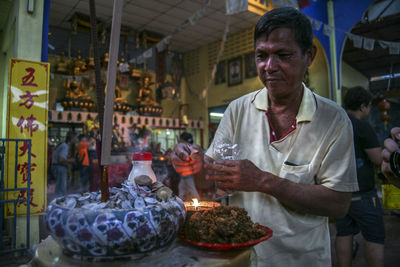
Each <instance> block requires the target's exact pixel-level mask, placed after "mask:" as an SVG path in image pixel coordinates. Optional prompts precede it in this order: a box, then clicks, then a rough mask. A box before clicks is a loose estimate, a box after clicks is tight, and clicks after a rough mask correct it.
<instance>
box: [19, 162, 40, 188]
mask: <svg viewBox="0 0 400 267" xmlns="http://www.w3.org/2000/svg"><path fill="white" fill-rule="evenodd" d="M35 167H36V163H32V164H31V173H32V172H33V171H34V170H35ZM17 171H19V174H20V175H22V183H23V184H25V183H26V182H27V181H28V163H27V162H24V163H23V164H18V166H17ZM31 184H32V180H31Z"/></svg>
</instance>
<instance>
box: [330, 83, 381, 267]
mask: <svg viewBox="0 0 400 267" xmlns="http://www.w3.org/2000/svg"><path fill="white" fill-rule="evenodd" d="M371 101H372V96H371V94H370V92H369V91H367V90H365V89H364V88H362V87H353V88H350V89H349V90H348V91H347V93H346V95H345V97H344V107H345V109H346V112H347V114H348V115H349V118H350V120H351V123H352V125H353V133H354V148H355V155H356V165H357V180H358V186H359V190H360V191H358V192H354V193H353V195H352V201H351V204H350V208H349V211H348V213H347V215H346V216H345V217H344V218H340V219H336V220H335V223H336V230H337V236H336V254H337V258H338V262H339V266H340V267H344V266H349V267H350V266H351V261H352V247H353V236H354V235H356V234H358V233H359V232H360V231H361V233H362V235H363V237H364V239H365V240H366V247H365V260H366V262H367V266H382V267H383V251H384V239H385V231H384V226H383V214H382V207H381V205H380V202H379V199H378V197H377V194H376V189H375V177H374V176H375V175H374V165H380V164H381V162H382V155H381V151H382V149H381V147H380V144H379V141H378V138H377V136H376V134H375V132H374V130H373V129H372V127H371V126H370V124H369V123H368V121H366V118H367V117H368V114H369V112H370V110H371Z"/></svg>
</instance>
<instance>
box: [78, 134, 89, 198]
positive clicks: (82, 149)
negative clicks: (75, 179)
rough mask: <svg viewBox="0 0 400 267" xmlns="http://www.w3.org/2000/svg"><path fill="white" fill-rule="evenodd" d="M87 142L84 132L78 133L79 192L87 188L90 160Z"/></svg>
mask: <svg viewBox="0 0 400 267" xmlns="http://www.w3.org/2000/svg"><path fill="white" fill-rule="evenodd" d="M88 149H89V143H88V141H87V138H86V136H85V135H84V134H80V135H79V143H78V159H77V160H78V166H79V181H80V185H81V186H80V189H79V191H81V192H86V191H88V189H89V176H90V162H89V153H88Z"/></svg>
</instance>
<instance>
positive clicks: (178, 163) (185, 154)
mask: <svg viewBox="0 0 400 267" xmlns="http://www.w3.org/2000/svg"><path fill="white" fill-rule="evenodd" d="M171 161H172V164H173V166H174V168H175V170H176V172H177V173H179V174H180V175H182V176H188V175H192V174H196V173H198V172H199V171H200V170H201V168H202V165H203V153H201V151H200V148H199V147H198V146H195V145H190V144H185V143H179V144H177V145H176V146H175V147H174V149H173V151H172V153H171Z"/></svg>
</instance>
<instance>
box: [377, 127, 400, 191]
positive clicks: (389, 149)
mask: <svg viewBox="0 0 400 267" xmlns="http://www.w3.org/2000/svg"><path fill="white" fill-rule="evenodd" d="M390 136H391V138H387V139H385V141H384V142H383V146H384V149H383V150H382V159H383V161H382V165H381V170H382V173H383V175H384V176H385V177H386V178H387V179H388V181H389V183H391V184H393V185H395V186H397V187H398V188H400V177H396V175H395V174H394V173H393V170H392V169H391V167H390V163H389V160H390V155H391V154H392V153H393V152H395V151H397V150H399V142H400V127H393V128H392V129H391V130H390Z"/></svg>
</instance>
